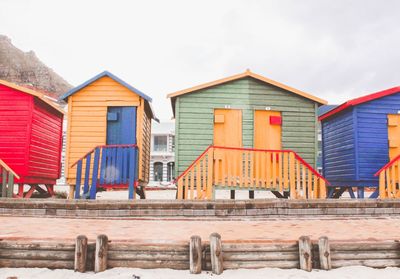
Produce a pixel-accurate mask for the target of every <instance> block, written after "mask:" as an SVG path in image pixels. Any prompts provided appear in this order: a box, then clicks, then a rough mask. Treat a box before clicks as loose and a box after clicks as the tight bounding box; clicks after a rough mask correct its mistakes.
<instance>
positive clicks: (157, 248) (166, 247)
mask: <svg viewBox="0 0 400 279" xmlns="http://www.w3.org/2000/svg"><path fill="white" fill-rule="evenodd" d="M108 250H109V251H146V252H165V253H166V252H182V253H183V252H186V253H189V245H187V244H185V245H181V244H125V243H110V245H109V249H108Z"/></svg>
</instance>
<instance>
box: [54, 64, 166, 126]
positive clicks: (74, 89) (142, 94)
mask: <svg viewBox="0 0 400 279" xmlns="http://www.w3.org/2000/svg"><path fill="white" fill-rule="evenodd" d="M102 77H109V78H111V79H113V80H114V81H115V82H117V83H119V84H121V85H123V86H125V87H126V88H128V89H129V90H130V91H132V92H133V93H135V94H137V95H139V96H140V97H142V98H143V99H144V100H145V101H147V103H148V106H149V108H150V111H151V114H152V118H153V119H155V120H156V121H158V119H157V118H156V116H155V114H154V111H153V108H152V106H151V102H152V99H151V97H149V96H147V95H146V94H144V93H143V92H142V91H140V90H139V89H136V88H135V87H133V86H132V85H130V84H128V83H126V82H125V81H123V80H122V79H120V78H119V77H117V76H116V75H113V74H112V73H110V72H109V71H104V72H102V73H100V74H98V75H96V76H94V77H92V78H91V79H89V80H88V81H85V82H84V83H82V84H81V85H78V86H77V87H74V88H72V89H71V90H69V91H68V92H67V93H65V94H63V95H62V96H61V98H60V99H62V100H64V101H67V99H68V97H69V96H71V95H73V94H74V93H76V92H78V91H79V90H81V89H82V88H85V87H86V86H88V85H89V84H92V83H93V82H95V81H96V80H98V79H100V78H102Z"/></svg>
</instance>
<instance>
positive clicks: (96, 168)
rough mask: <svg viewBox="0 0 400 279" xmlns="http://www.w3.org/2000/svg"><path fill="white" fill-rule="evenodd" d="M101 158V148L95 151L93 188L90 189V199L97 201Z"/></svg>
mask: <svg viewBox="0 0 400 279" xmlns="http://www.w3.org/2000/svg"><path fill="white" fill-rule="evenodd" d="M99 158H100V148H96V149H95V151H94V162H93V174H92V187H90V199H92V200H94V199H96V192H97V178H98V174H99Z"/></svg>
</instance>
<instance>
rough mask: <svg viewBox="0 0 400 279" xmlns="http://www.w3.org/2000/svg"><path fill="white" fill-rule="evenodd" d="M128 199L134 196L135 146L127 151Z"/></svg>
mask: <svg viewBox="0 0 400 279" xmlns="http://www.w3.org/2000/svg"><path fill="white" fill-rule="evenodd" d="M129 154H130V156H129V162H130V163H129V199H130V200H131V199H134V198H135V181H136V168H137V167H136V166H137V162H136V148H135V147H131V148H130V152H129Z"/></svg>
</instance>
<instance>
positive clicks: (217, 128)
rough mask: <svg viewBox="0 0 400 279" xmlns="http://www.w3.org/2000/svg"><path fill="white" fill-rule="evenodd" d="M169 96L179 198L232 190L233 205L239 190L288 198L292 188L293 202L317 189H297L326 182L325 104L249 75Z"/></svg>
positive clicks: (231, 77) (200, 196) (209, 83)
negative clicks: (322, 172) (319, 161)
mask: <svg viewBox="0 0 400 279" xmlns="http://www.w3.org/2000/svg"><path fill="white" fill-rule="evenodd" d="M168 97H169V98H170V99H171V104H172V110H173V114H174V117H175V125H176V129H175V133H176V140H175V164H176V177H177V180H176V182H177V183H178V198H197V199H201V198H212V197H213V196H214V194H215V191H214V190H216V189H230V190H231V198H234V193H235V192H234V190H237V189H246V190H254V189H258V190H262V189H265V190H271V191H273V193H274V194H275V195H277V196H278V197H283V196H285V197H287V195H288V194H289V192H290V191H289V186H290V187H292V196H291V197H292V198H293V197H294V196H295V195H299V196H303V197H304V196H306V195H309V196H310V197H311V195H312V193H311V192H312V191H311V190H312V189H314V186H307V185H303V184H299V183H300V177H302V178H301V179H303V180H302V181H301V182H302V183H308V182H310V183H311V182H312V183H314V182H315V183H317V182H318V181H319V180H320V178H321V177H320V176H319V175H318V173H316V172H315V170H314V167H315V164H316V158H317V149H318V148H317V146H318V141H317V124H318V122H317V110H318V107H319V106H320V105H322V104H326V101H324V100H322V99H320V98H317V97H315V96H312V95H311V94H308V93H305V92H303V91H300V90H298V89H295V88H292V87H289V86H287V85H284V84H282V83H279V82H276V81H273V80H271V79H268V78H266V77H263V76H261V75H258V74H255V73H253V72H251V71H249V70H247V71H245V72H244V73H240V74H237V75H234V76H230V77H227V78H223V79H220V80H216V81H212V82H208V83H205V84H201V85H198V86H195V87H192V88H189V89H185V90H181V91H178V92H175V93H171V94H169V95H168ZM200 172H201V174H202V176H201V177H200V176H199V175H200ZM296 176H297V177H298V179H296ZM306 178H307V179H306ZM321 179H322V178H321ZM317 180H318V181H317ZM185 183H187V185H186V184H185ZM197 183H198V184H197ZM296 183H297V184H296ZM193 184H196V185H193ZM294 187H298V189H297V190H298V191H297V190H295V189H294ZM302 187H304V189H303V188H302ZM315 187H317V186H315ZM300 188H301V189H300ZM306 188H307V189H310V192H309V193H305V192H304V191H305V190H306ZM179 189H180V190H179ZM181 191H183V193H181ZM295 192H296V193H297V194H295ZM249 193H250V197H251V198H252V197H253V192H252V191H250V192H249ZM314 194H315V192H314ZM321 195H323V193H321Z"/></svg>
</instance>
